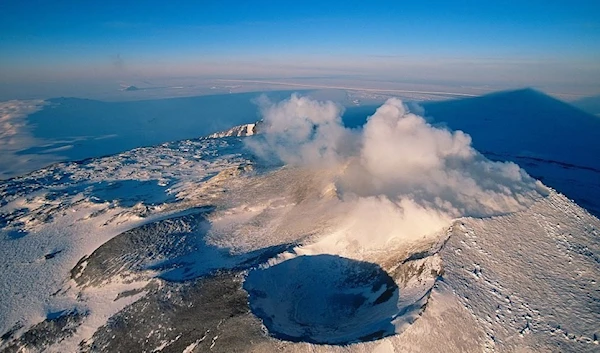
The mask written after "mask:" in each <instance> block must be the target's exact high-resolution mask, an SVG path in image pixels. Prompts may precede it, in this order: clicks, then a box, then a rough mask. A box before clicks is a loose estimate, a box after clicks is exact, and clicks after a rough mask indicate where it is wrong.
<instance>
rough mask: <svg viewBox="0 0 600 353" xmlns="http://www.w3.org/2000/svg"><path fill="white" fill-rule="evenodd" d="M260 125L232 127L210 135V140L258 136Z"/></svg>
mask: <svg viewBox="0 0 600 353" xmlns="http://www.w3.org/2000/svg"><path fill="white" fill-rule="evenodd" d="M257 125H258V123H253V124H243V125H237V126H234V127H232V128H231V129H229V130H226V131H219V132H215V133H213V134H210V135H208V138H221V137H231V136H235V137H242V136H252V135H254V134H256V132H257V131H256V130H257Z"/></svg>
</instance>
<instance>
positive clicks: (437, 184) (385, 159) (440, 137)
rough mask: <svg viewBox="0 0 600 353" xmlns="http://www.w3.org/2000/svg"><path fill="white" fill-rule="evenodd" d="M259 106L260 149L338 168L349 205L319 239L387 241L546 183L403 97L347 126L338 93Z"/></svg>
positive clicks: (517, 206) (505, 204) (513, 199)
mask: <svg viewBox="0 0 600 353" xmlns="http://www.w3.org/2000/svg"><path fill="white" fill-rule="evenodd" d="M261 112H262V114H263V117H264V128H263V130H262V131H263V133H264V139H263V140H260V141H253V142H250V147H251V148H252V149H253V150H254V151H256V152H257V153H258V154H259V155H263V156H272V155H275V156H277V157H279V158H280V159H281V161H283V162H285V163H288V164H293V165H304V166H306V165H308V166H311V167H324V166H326V167H332V166H333V167H334V168H339V170H340V172H339V173H338V179H337V180H336V183H337V184H336V186H337V190H338V194H339V195H340V197H341V199H342V200H343V202H344V203H346V204H347V205H350V210H351V211H350V212H349V213H348V215H347V217H346V221H345V222H343V225H342V226H341V227H340V229H339V230H338V231H337V232H336V233H335V234H333V235H332V236H331V237H329V238H328V239H327V240H324V242H325V243H321V244H315V248H321V249H322V248H323V246H325V248H327V249H328V250H327V251H335V252H337V253H339V252H340V251H341V250H340V249H346V250H348V249H350V248H354V249H362V250H368V249H374V248H382V247H385V246H386V244H388V243H389V242H390V241H393V240H398V239H400V240H402V239H404V240H406V239H416V238H419V237H422V236H425V235H428V234H431V233H434V232H436V231H439V230H440V229H442V228H443V227H446V226H448V225H449V223H450V221H451V220H452V219H453V218H457V217H461V216H491V215H498V214H504V213H509V212H514V211H517V210H521V209H524V208H526V207H528V206H529V205H530V204H531V203H532V202H533V200H535V199H537V198H539V197H541V196H542V195H543V193H544V190H545V188H544V187H543V185H541V183H539V182H537V181H536V180H534V179H533V178H531V177H530V176H528V175H527V173H525V171H524V170H522V169H521V168H519V167H518V166H517V165H516V164H514V163H511V162H506V163H502V162H492V161H489V160H487V159H486V158H485V157H483V156H482V155H481V154H480V153H478V152H477V151H476V150H475V149H473V147H472V146H471V138H470V136H469V135H467V134H465V133H463V132H462V131H455V132H452V131H449V130H447V129H443V128H437V127H433V126H431V125H430V124H428V123H427V122H426V121H425V119H423V118H422V117H421V116H418V115H416V114H413V113H411V112H409V111H408V108H407V107H406V106H405V105H404V104H403V103H402V102H401V101H400V100H398V99H389V100H388V101H387V102H386V103H385V104H383V105H382V106H381V107H380V108H379V109H378V110H377V111H376V113H375V114H374V115H373V116H371V117H369V119H368V121H367V123H366V124H365V125H364V126H363V128H362V129H361V130H356V131H354V130H350V129H347V128H345V127H344V126H343V123H342V120H341V113H342V109H341V108H340V107H338V106H336V105H335V104H334V103H332V102H319V101H314V100H311V99H309V98H306V97H300V96H297V95H293V96H292V97H291V98H290V99H288V100H285V101H283V102H280V103H276V104H274V103H271V102H262V105H261ZM326 244H329V245H331V246H327V245H326ZM332 244H334V245H332ZM342 244H344V245H343V246H342ZM357 245H360V246H357ZM332 249H334V250H332ZM362 250H361V251H362ZM323 251H325V250H323Z"/></svg>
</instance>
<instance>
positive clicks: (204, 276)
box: [0, 95, 600, 352]
mask: <svg viewBox="0 0 600 353" xmlns="http://www.w3.org/2000/svg"><path fill="white" fill-rule="evenodd" d="M260 110H261V115H262V119H263V120H262V123H261V129H260V131H259V134H258V135H253V136H242V137H239V136H235V135H238V134H231V135H234V136H229V137H220V136H221V135H216V136H213V138H206V139H204V138H203V139H194V140H183V141H179V142H171V143H165V144H162V145H159V146H155V147H144V148H138V149H134V150H131V151H128V152H124V153H121V154H117V155H113V156H108V157H102V158H98V159H89V160H85V161H83V162H70V163H61V164H55V165H52V166H50V167H47V168H44V169H41V170H38V171H36V172H33V173H30V174H28V175H25V176H22V177H17V178H13V179H10V180H6V181H3V182H2V183H0V194H1V195H2V197H1V201H0V217H1V218H0V235H1V242H2V246H1V247H0V266H2V269H3V271H0V283H2V284H3V285H2V286H1V287H0V335H1V336H0V339H1V341H0V350H2V351H3V352H4V351H5V352H17V351H34V352H35V351H53V352H75V351H85V352H88V351H89V352H116V351H132V352H133V351H147V352H160V351H162V352H206V351H213V352H271V351H287V352H307V351H310V352H405V351H411V352H482V351H488V352H493V351H498V352H504V351H524V352H525V351H531V352H539V351H562V352H568V351H573V352H575V351H576V352H581V351H583V352H594V351H597V350H598V347H599V345H598V336H599V335H600V332H599V331H598V325H597V323H598V322H600V304H599V303H600V290H599V289H598V288H599V287H598V281H599V280H600V267H599V264H600V238H599V236H598V233H599V232H600V230H599V229H600V221H599V220H598V219H597V218H595V217H594V216H593V215H591V214H590V213H588V212H587V211H586V210H584V209H582V208H581V207H579V206H577V205H576V204H575V203H573V202H572V201H570V200H569V199H568V198H566V197H565V196H563V195H561V194H559V193H557V192H556V191H554V190H552V189H549V188H547V187H546V186H544V185H543V184H542V183H540V182H539V181H537V180H535V179H534V178H532V177H530V176H529V175H528V174H527V173H526V172H525V171H523V170H522V169H521V168H519V167H518V166H517V165H516V164H514V163H511V162H506V163H505V162H492V161H489V160H488V159H486V158H485V157H483V156H482V155H481V154H480V153H479V152H477V151H476V150H475V149H473V147H472V146H471V138H470V137H469V136H468V135H466V134H464V133H462V132H459V131H457V132H451V131H448V130H446V129H443V128H439V127H434V126H432V125H430V124H428V123H427V122H426V121H425V119H423V118H422V117H420V116H418V115H416V114H413V113H411V112H410V111H408V109H407V108H406V107H405V106H404V105H403V104H402V102H400V101H399V100H397V99H391V100H388V101H387V102H386V103H385V104H384V105H383V106H381V107H380V108H379V109H378V110H377V111H376V113H375V114H374V115H373V116H371V117H370V118H369V119H368V121H367V123H366V124H365V125H364V126H363V127H362V128H361V129H358V130H357V129H348V128H347V127H345V126H344V124H343V123H342V120H341V109H340V107H339V106H337V105H336V104H334V103H332V102H319V101H314V100H311V99H308V98H306V97H301V96H297V95H293V96H292V97H290V98H289V99H287V100H285V101H282V102H275V103H273V102H266V101H265V102H263V103H262V105H261V106H260ZM238 130H239V131H242V130H243V129H238ZM238 130H236V131H238ZM246 131H248V130H247V127H246ZM227 135H229V134H228V133H227V132H225V133H223V136H227ZM247 135H249V134H247ZM240 136H241V135H240Z"/></svg>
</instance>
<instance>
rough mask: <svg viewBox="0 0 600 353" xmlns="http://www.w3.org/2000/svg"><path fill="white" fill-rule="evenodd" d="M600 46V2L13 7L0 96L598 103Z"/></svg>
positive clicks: (3, 16)
mask: <svg viewBox="0 0 600 353" xmlns="http://www.w3.org/2000/svg"><path fill="white" fill-rule="evenodd" d="M598 43H600V2H599V1H597V0H588V1H582V0H572V1H553V0H545V1H537V0H524V1H428V2H425V1H422V2H407V3H404V2H399V1H395V2H392V1H331V2H327V3H324V2H322V1H312V0H310V1H302V2H287V1H170V2H166V1H165V2H162V1H144V2H131V3H130V2H128V1H98V2H83V1H33V0H32V1H14V0H5V1H2V2H1V3H0V52H2V55H0V95H2V93H3V95H4V96H7V93H8V95H10V94H12V95H14V97H12V98H20V97H19V95H23V96H28V97H27V98H33V97H35V96H36V94H34V93H33V92H36V89H37V90H39V88H40V87H42V86H44V87H53V86H54V87H65V86H69V85H71V86H72V88H73V87H75V86H77V87H91V86H94V85H107V86H111V85H114V86H115V87H118V82H126V81H128V80H132V79H138V80H140V79H147V80H151V79H169V78H181V77H199V78H253V79H290V78H294V77H345V78H348V79H352V80H355V81H360V80H362V79H369V80H388V81H399V82H409V83H410V82H415V83H432V84H443V85H448V86H460V85H480V86H485V85H495V86H499V87H507V88H509V87H522V86H532V87H537V88H540V89H543V90H550V91H554V92H562V93H573V94H580V95H593V94H598V93H600V45H599V44H598ZM17 86H18V87H17ZM77 90H79V88H78V89H77ZM77 90H76V91H77ZM28 93H31V94H28ZM50 93H51V92H48V93H46V94H50ZM42 98H43V97H42Z"/></svg>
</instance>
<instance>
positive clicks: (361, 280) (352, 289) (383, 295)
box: [244, 255, 399, 345]
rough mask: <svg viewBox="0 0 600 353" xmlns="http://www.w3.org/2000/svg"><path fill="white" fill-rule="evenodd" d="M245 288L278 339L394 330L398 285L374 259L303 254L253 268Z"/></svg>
mask: <svg viewBox="0 0 600 353" xmlns="http://www.w3.org/2000/svg"><path fill="white" fill-rule="evenodd" d="M244 289H245V290H246V291H247V292H248V293H249V303H250V309H251V310H252V312H253V313H254V314H255V315H256V316H257V317H259V318H260V319H262V321H263V323H264V325H265V326H266V327H267V329H268V330H269V332H270V334H271V335H272V336H273V337H276V338H279V339H283V340H288V341H294V342H299V341H302V342H310V343H318V344H339V345H342V344H348V343H352V342H362V341H371V340H376V339H379V338H382V337H386V336H389V335H393V334H394V332H395V326H394V324H393V323H392V321H393V320H394V318H395V317H396V316H397V315H398V313H399V308H398V297H399V289H398V287H397V286H396V284H395V282H394V280H393V279H392V278H391V277H390V276H389V275H388V274H387V273H386V272H385V271H384V270H383V269H382V268H381V267H379V266H378V265H376V264H373V263H368V262H361V261H356V260H351V259H347V258H343V257H339V256H333V255H315V256H299V257H295V258H292V259H290V260H287V261H284V262H281V263H279V264H276V265H274V266H271V267H267V268H258V269H254V270H252V271H250V273H249V274H248V276H247V277H246V280H245V282H244Z"/></svg>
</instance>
